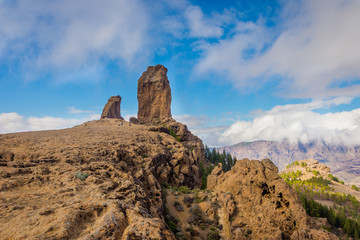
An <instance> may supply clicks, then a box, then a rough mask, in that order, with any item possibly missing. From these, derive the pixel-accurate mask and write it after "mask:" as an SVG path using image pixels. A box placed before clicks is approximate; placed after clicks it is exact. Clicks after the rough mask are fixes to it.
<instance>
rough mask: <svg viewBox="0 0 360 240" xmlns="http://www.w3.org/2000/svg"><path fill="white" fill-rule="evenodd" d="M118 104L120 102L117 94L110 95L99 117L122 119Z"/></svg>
mask: <svg viewBox="0 0 360 240" xmlns="http://www.w3.org/2000/svg"><path fill="white" fill-rule="evenodd" d="M120 104H121V97H120V96H119V95H118V96H112V97H110V98H109V100H108V102H107V103H106V105H105V106H104V109H103V111H102V114H101V119H104V118H117V119H122V120H123V118H122V117H121V112H120Z"/></svg>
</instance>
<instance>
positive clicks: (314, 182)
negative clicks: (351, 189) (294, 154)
mask: <svg viewBox="0 0 360 240" xmlns="http://www.w3.org/2000/svg"><path fill="white" fill-rule="evenodd" d="M313 174H314V175H315V176H314V177H312V178H311V179H308V180H301V179H300V176H301V175H302V172H300V171H296V172H294V171H292V172H290V173H283V174H281V175H280V176H281V177H282V178H283V179H284V180H285V181H286V182H287V183H288V184H289V185H290V186H292V187H293V188H294V189H295V190H296V192H297V193H298V194H299V196H300V199H301V202H302V204H303V206H304V208H305V210H306V212H307V214H309V215H310V216H313V217H325V218H327V219H328V222H329V223H330V225H331V226H332V227H333V228H339V227H340V228H343V229H344V232H345V233H346V234H347V235H348V236H351V237H353V238H355V239H360V238H359V232H360V224H359V223H360V213H359V210H360V202H359V201H358V200H357V199H356V198H355V197H354V196H352V195H350V194H348V195H346V194H344V193H337V192H334V189H333V188H332V187H331V186H329V185H330V184H331V181H330V180H327V179H324V178H323V177H321V176H320V177H319V176H318V175H319V173H318V172H317V171H313ZM328 177H329V179H331V180H333V181H335V182H339V183H341V182H342V181H340V180H339V179H338V178H336V177H334V176H333V175H331V174H329V175H328ZM355 187H356V186H355ZM321 200H330V201H333V202H334V206H333V207H327V206H324V205H322V204H320V203H319V202H317V201H321Z"/></svg>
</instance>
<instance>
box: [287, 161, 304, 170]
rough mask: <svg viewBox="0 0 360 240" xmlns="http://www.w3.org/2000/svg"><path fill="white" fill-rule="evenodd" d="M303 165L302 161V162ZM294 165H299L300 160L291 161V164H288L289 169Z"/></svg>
mask: <svg viewBox="0 0 360 240" xmlns="http://www.w3.org/2000/svg"><path fill="white" fill-rule="evenodd" d="M301 165H302V163H301ZM292 166H299V162H298V161H295V162H292V163H290V164H289V165H287V166H286V169H288V168H289V167H292Z"/></svg>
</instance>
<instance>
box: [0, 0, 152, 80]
mask: <svg viewBox="0 0 360 240" xmlns="http://www.w3.org/2000/svg"><path fill="white" fill-rule="evenodd" d="M0 4H1V5H0V22H1V25H0V36H1V38H0V59H1V58H4V57H6V60H7V61H11V60H14V61H19V62H20V63H21V66H22V67H23V69H22V70H23V71H24V72H26V73H27V72H29V73H30V74H33V75H36V71H38V72H41V71H44V70H57V71H58V72H59V73H62V72H63V70H64V69H65V70H67V71H70V72H71V70H74V69H80V70H81V69H82V68H85V69H87V68H86V67H84V66H92V68H93V67H94V66H95V67H96V65H97V64H98V63H99V62H100V61H101V60H102V59H103V58H111V59H116V60H122V61H124V62H126V63H128V64H130V63H132V62H133V61H134V60H135V59H136V58H137V57H139V56H144V55H146V51H145V50H144V47H145V46H146V45H147V44H148V43H149V42H148V41H147V39H148V37H147V34H148V14H147V11H146V9H145V6H144V4H143V2H142V1H140V0H105V1H101V2H99V1H97V0H78V1H72V0H64V1H46V0H34V1H31V2H30V1H26V0H19V1H4V2H0ZM94 69H95V68H94ZM71 80H74V79H71Z"/></svg>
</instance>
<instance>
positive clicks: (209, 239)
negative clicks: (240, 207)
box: [206, 230, 221, 240]
mask: <svg viewBox="0 0 360 240" xmlns="http://www.w3.org/2000/svg"><path fill="white" fill-rule="evenodd" d="M219 239H221V237H220V234H219V232H218V231H216V230H214V231H210V232H209V233H208V235H207V236H206V240H219Z"/></svg>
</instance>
